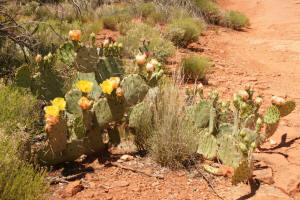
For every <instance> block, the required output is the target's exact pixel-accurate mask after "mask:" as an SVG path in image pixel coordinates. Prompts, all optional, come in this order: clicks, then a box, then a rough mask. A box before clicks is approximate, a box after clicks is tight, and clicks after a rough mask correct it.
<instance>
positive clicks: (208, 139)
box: [197, 129, 218, 160]
mask: <svg viewBox="0 0 300 200" xmlns="http://www.w3.org/2000/svg"><path fill="white" fill-rule="evenodd" d="M217 149H218V144H217V139H216V138H215V136H214V135H212V134H210V133H209V131H208V129H204V131H202V132H201V133H200V134H199V143H198V150H197V153H199V154H202V155H203V156H204V157H205V158H206V159H208V160H213V159H215V158H216V157H217Z"/></svg>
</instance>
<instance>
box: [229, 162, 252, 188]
mask: <svg viewBox="0 0 300 200" xmlns="http://www.w3.org/2000/svg"><path fill="white" fill-rule="evenodd" d="M250 176H251V168H250V166H249V163H248V161H247V160H243V161H242V162H241V163H240V164H239V165H238V167H237V168H235V169H234V173H233V176H232V179H231V183H232V185H237V184H239V183H241V182H243V181H246V180H247V179H248V178H249V177H250Z"/></svg>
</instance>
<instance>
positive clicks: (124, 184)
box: [112, 181, 129, 187]
mask: <svg viewBox="0 0 300 200" xmlns="http://www.w3.org/2000/svg"><path fill="white" fill-rule="evenodd" d="M127 186H129V183H128V182H127V181H115V182H113V184H112V187H127Z"/></svg>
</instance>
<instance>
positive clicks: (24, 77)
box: [15, 65, 31, 88]
mask: <svg viewBox="0 0 300 200" xmlns="http://www.w3.org/2000/svg"><path fill="white" fill-rule="evenodd" d="M30 76H31V73H30V69H29V67H28V65H23V66H21V67H20V68H19V69H18V70H17V72H16V75H15V82H16V84H17V86H19V87H25V88H29V87H30V85H31V78H30Z"/></svg>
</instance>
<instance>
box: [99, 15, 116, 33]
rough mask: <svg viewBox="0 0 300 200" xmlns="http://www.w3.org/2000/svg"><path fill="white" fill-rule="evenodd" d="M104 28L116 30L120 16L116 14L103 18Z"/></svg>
mask: <svg viewBox="0 0 300 200" xmlns="http://www.w3.org/2000/svg"><path fill="white" fill-rule="evenodd" d="M102 22H103V26H104V28H107V29H111V30H116V28H117V24H118V18H117V17H116V16H104V17H103V18H102Z"/></svg>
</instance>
